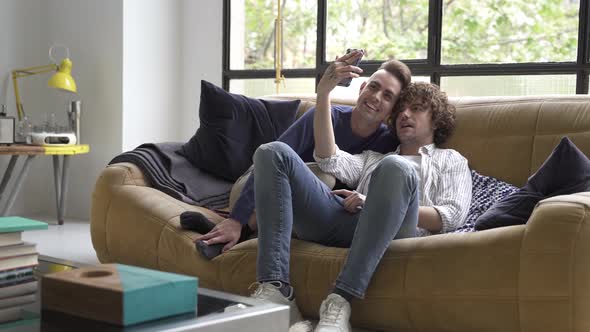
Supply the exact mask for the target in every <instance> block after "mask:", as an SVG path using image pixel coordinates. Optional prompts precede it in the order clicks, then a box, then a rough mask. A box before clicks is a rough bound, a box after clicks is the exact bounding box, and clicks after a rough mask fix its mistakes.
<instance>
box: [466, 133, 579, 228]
mask: <svg viewBox="0 0 590 332" xmlns="http://www.w3.org/2000/svg"><path fill="white" fill-rule="evenodd" d="M589 188H590V160H589V159H588V158H587V157H586V155H584V153H583V152H582V151H580V150H579V149H578V148H577V147H576V145H575V144H574V143H572V141H570V139H569V138H567V137H564V138H562V139H561V142H559V144H558V145H557V146H556V147H555V149H554V150H553V152H552V153H551V155H550V156H549V157H548V158H547V160H545V162H544V163H543V165H541V167H540V168H539V170H538V171H537V172H536V173H535V174H533V175H532V176H531V177H530V178H529V179H528V181H527V183H526V184H525V185H524V186H523V187H522V188H520V189H519V190H518V191H516V192H515V193H513V194H511V195H510V196H508V197H506V198H504V199H502V200H501V201H500V202H498V203H496V204H494V205H493V206H492V207H491V208H490V209H489V210H487V211H486V212H485V213H484V214H482V215H481V216H480V217H479V218H478V219H477V220H476V222H475V229H476V230H484V229H490V228H496V227H502V226H510V225H522V224H526V222H527V221H528V219H529V217H530V215H531V213H532V212H533V209H534V208H535V205H536V204H537V203H538V202H539V201H540V200H542V199H545V198H548V197H553V196H557V195H568V194H573V193H576V192H581V191H587V190H588V189H589Z"/></svg>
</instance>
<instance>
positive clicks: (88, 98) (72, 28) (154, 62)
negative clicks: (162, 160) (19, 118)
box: [0, 0, 223, 220]
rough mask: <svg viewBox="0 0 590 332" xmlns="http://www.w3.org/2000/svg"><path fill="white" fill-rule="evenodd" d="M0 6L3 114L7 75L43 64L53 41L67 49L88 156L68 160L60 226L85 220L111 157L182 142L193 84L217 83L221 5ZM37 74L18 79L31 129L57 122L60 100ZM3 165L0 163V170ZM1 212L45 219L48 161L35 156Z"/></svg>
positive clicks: (192, 123) (127, 0)
mask: <svg viewBox="0 0 590 332" xmlns="http://www.w3.org/2000/svg"><path fill="white" fill-rule="evenodd" d="M0 5H1V10H0V45H1V46H0V77H2V80H0V98H4V96H6V99H7V103H8V106H9V113H12V114H15V106H14V98H13V97H12V95H13V92H12V87H11V84H10V83H8V81H7V80H6V77H8V75H9V71H10V70H11V69H14V68H22V67H28V66H35V65H41V64H47V63H49V59H48V57H47V51H48V49H49V47H50V46H51V45H53V44H54V43H59V44H64V45H66V46H68V47H69V48H70V57H71V59H72V62H73V64H74V67H73V72H72V74H73V76H74V78H75V79H76V82H77V85H78V94H79V98H80V99H81V100H82V101H83V107H82V123H81V127H82V128H81V136H82V143H87V144H90V146H91V152H90V153H89V154H87V155H81V156H75V157H73V158H71V165H70V183H69V186H68V188H69V189H68V203H67V209H66V216H67V217H69V218H75V219H83V220H87V219H88V218H89V213H90V203H91V194H92V190H93V188H94V183H95V181H96V178H97V177H98V174H99V173H100V172H101V171H102V169H104V167H105V165H106V164H107V163H108V162H109V161H110V160H111V159H112V158H113V157H114V156H116V155H117V154H119V153H121V152H122V151H125V150H129V149H132V148H134V147H135V146H136V145H138V144H141V143H144V142H162V141H186V140H188V139H189V138H190V137H191V136H192V135H193V134H194V132H195V130H196V128H197V127H198V125H199V124H198V113H197V111H198V105H199V95H200V80H201V79H206V80H208V81H211V82H212V83H215V84H218V85H220V84H221V72H222V68H221V66H222V63H221V61H222V24H223V23H222V1H207V2H205V1H199V0H168V1H166V0H144V1H141V0H124V1H121V0H101V1H98V0H0ZM42 76H43V75H37V76H36V77H34V78H33V77H31V78H25V79H23V80H19V86H21V81H22V86H21V89H22V90H23V103H25V110H26V111H27V113H28V114H31V116H32V117H33V120H34V121H35V122H40V121H42V120H43V116H44V114H46V113H51V112H54V113H56V115H57V116H58V121H60V122H64V121H65V105H66V104H67V100H68V97H65V96H63V95H59V96H56V95H55V92H54V91H51V89H48V88H46V80H47V79H48V77H42ZM7 83H8V84H7ZM0 100H2V99H0ZM3 102H4V100H2V101H0V103H3ZM64 123H65V122H64ZM6 160H7V158H6V157H3V158H1V159H0V172H2V170H3V169H4V165H6ZM24 197H27V199H26V203H25V200H24ZM11 212H12V213H13V214H20V215H39V214H44V215H47V216H54V215H55V198H54V185H53V169H52V163H51V158H48V157H37V160H35V162H34V164H33V167H32V169H31V172H30V173H29V177H28V178H27V180H26V183H25V187H24V188H23V191H22V193H21V195H20V197H19V198H18V199H17V202H16V203H15V205H14V207H13V209H12V211H11Z"/></svg>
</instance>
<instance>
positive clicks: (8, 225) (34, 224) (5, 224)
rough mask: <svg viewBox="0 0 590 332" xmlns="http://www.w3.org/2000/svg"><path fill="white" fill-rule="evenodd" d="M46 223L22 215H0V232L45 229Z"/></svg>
mask: <svg viewBox="0 0 590 332" xmlns="http://www.w3.org/2000/svg"><path fill="white" fill-rule="evenodd" d="M47 228H48V227H47V223H44V222H41V221H37V220H33V219H27V218H23V217H0V233H11V232H22V231H30V230H34V229H47Z"/></svg>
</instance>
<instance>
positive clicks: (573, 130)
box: [267, 95, 590, 186]
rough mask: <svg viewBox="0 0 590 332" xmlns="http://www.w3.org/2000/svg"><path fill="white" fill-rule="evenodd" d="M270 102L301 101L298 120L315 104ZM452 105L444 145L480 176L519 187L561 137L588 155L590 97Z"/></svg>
mask: <svg viewBox="0 0 590 332" xmlns="http://www.w3.org/2000/svg"><path fill="white" fill-rule="evenodd" d="M267 97H268V98H273V99H301V100H302V103H301V105H300V106H299V113H298V115H301V114H303V113H304V112H306V111H307V110H309V109H310V108H311V107H312V106H313V105H315V95H272V96H267ZM355 101H356V98H349V99H333V100H332V103H334V104H344V105H354V104H355ZM451 102H452V103H453V104H455V106H456V107H457V127H456V130H455V133H454V134H453V136H452V137H451V139H450V140H449V142H448V143H447V144H446V145H445V146H446V147H450V148H453V149H456V150H458V151H459V152H461V154H463V155H464V156H465V157H466V158H467V159H468V160H469V165H470V167H471V168H473V169H475V170H477V171H478V172H480V173H482V174H485V175H491V176H494V177H497V178H499V179H502V180H504V181H507V182H509V183H512V184H515V185H518V186H521V185H523V184H524V183H525V182H526V180H527V178H528V177H529V176H530V175H531V174H533V173H534V172H535V171H536V170H537V169H538V168H539V166H541V164H542V163H543V161H544V160H545V159H546V158H547V156H549V154H550V153H551V151H552V150H553V148H554V147H555V146H556V145H557V143H558V142H559V140H560V139H561V138H562V137H563V136H568V137H569V138H570V139H571V140H572V141H573V142H574V143H575V144H576V146H578V148H579V149H580V150H582V151H583V152H584V153H585V154H586V156H590V96H587V95H583V96H558V95H549V96H501V97H461V98H451Z"/></svg>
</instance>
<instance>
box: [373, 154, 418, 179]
mask: <svg viewBox="0 0 590 332" xmlns="http://www.w3.org/2000/svg"><path fill="white" fill-rule="evenodd" d="M374 174H375V175H377V176H378V177H380V178H389V177H393V178H400V177H401V178H410V179H417V174H416V171H415V170H414V166H413V165H412V163H411V162H410V161H408V160H407V159H406V158H404V157H401V156H398V155H390V156H387V157H385V158H383V159H382V160H381V161H380V162H379V165H377V168H376V169H375V173H374Z"/></svg>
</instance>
